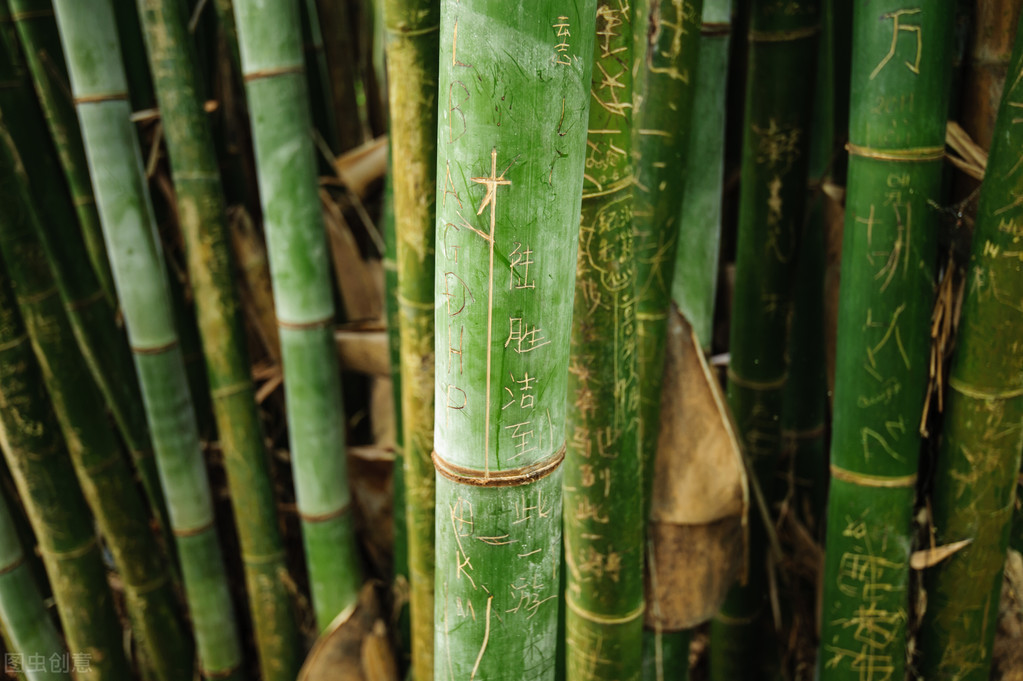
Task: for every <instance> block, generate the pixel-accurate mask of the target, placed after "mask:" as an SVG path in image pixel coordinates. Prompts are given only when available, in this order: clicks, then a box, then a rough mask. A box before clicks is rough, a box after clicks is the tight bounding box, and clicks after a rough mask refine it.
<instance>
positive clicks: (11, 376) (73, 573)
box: [0, 266, 130, 681]
mask: <svg viewBox="0 0 1023 681" xmlns="http://www.w3.org/2000/svg"><path fill="white" fill-rule="evenodd" d="M0 448H2V449H3V454H4V457H5V458H6V460H7V465H8V466H9V467H10V470H11V475H12V476H13V478H14V482H15V484H16V485H17V487H18V494H19V496H20V497H21V500H22V504H23V506H24V508H25V512H26V514H27V515H28V518H29V521H30V522H31V524H32V530H33V531H34V532H35V535H36V539H37V541H38V542H39V552H40V554H42V558H43V564H44V565H45V567H46V574H47V576H48V577H49V580H50V588H51V589H52V590H53V597H54V600H55V601H56V603H57V612H58V614H59V615H60V621H61V625H62V626H63V629H64V637H65V639H66V640H67V645H68V649H69V650H71V651H73V652H75V653H78V654H80V655H83V656H88V659H89V661H90V664H89V665H88V666H89V671H88V672H83V673H82V674H80V676H79V678H81V679H83V680H85V681H106V680H107V679H109V680H110V681H114V680H118V681H119V680H120V679H127V678H130V672H129V668H128V662H127V660H126V658H125V656H124V649H123V647H122V644H121V633H122V632H121V625H120V622H119V621H118V618H117V613H116V612H115V611H114V601H113V596H112V594H111V592H110V587H109V586H108V584H107V576H106V568H105V567H104V565H103V558H102V556H101V553H100V545H99V541H98V538H97V536H96V532H95V529H94V528H93V518H92V514H91V513H89V508H88V506H87V505H86V503H85V498H84V497H83V496H82V490H81V488H79V486H78V481H77V480H76V479H75V472H74V468H73V466H72V464H71V459H70V457H69V456H68V453H67V448H66V446H65V444H64V440H63V439H62V438H61V435H60V430H59V428H58V425H57V419H56V416H55V415H54V413H53V408H52V407H51V405H50V402H49V398H48V397H47V395H46V388H45V386H44V385H43V380H42V376H41V375H40V372H39V366H38V365H37V363H36V358H35V356H34V355H33V352H32V348H31V345H30V343H29V338H28V335H27V334H26V332H25V326H24V323H23V322H22V320H21V315H20V314H19V313H18V308H17V302H16V301H15V298H14V292H13V291H12V289H11V283H10V279H9V277H8V275H7V271H6V268H4V267H3V266H0ZM26 652H34V651H26Z"/></svg>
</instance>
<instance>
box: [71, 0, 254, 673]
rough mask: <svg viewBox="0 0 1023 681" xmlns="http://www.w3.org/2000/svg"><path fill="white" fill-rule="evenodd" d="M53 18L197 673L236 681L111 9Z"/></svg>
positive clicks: (220, 573) (212, 530)
mask: <svg viewBox="0 0 1023 681" xmlns="http://www.w3.org/2000/svg"><path fill="white" fill-rule="evenodd" d="M55 8H56V11H57V24H58V26H59V28H60V33H61V40H62V42H63V44H64V49H65V52H66V53H67V54H68V61H69V67H70V70H71V86H72V92H73V93H74V96H75V98H76V103H77V107H78V116H79V120H80V121H81V125H82V130H83V135H82V136H83V138H84V140H85V151H86V156H87V158H88V161H89V169H90V172H91V175H92V180H93V185H94V187H95V189H96V196H97V200H98V202H99V211H100V218H101V221H102V224H103V231H104V238H105V240H106V243H107V250H108V253H109V255H110V260H111V265H112V266H113V271H114V281H115V283H116V285H117V291H118V297H119V299H120V300H121V304H122V309H123V312H124V318H125V324H126V326H127V330H128V337H129V341H130V343H131V347H132V350H133V353H134V357H135V362H136V366H137V369H138V372H139V379H140V384H141V388H142V396H143V402H144V405H145V408H146V415H147V417H148V420H149V424H150V427H151V429H152V432H153V444H154V448H155V450H156V459H157V465H158V466H159V469H160V479H161V482H162V485H163V489H164V492H165V494H166V496H167V502H168V506H169V507H170V508H169V510H170V517H171V525H172V528H173V530H174V534H175V537H176V541H177V546H178V553H179V557H180V560H181V569H182V574H183V578H184V586H185V594H186V598H187V601H188V605H189V610H190V614H191V617H192V622H193V628H194V630H195V636H196V644H197V647H198V651H199V663H200V666H201V669H202V672H203V673H204V674H205V675H208V676H217V677H222V678H235V677H237V676H238V675H239V673H240V671H239V665H240V663H241V651H240V645H239V640H238V630H237V625H236V623H235V618H234V611H233V607H232V603H231V597H230V591H229V589H228V585H227V581H226V575H225V571H224V564H223V557H222V555H221V552H220V547H219V546H218V544H217V531H216V526H215V523H214V517H213V507H212V500H211V497H210V487H209V482H208V480H207V479H206V472H205V467H204V465H203V460H202V450H201V445H200V442H199V438H198V431H197V426H196V420H195V414H194V412H193V411H192V403H191V398H190V395H189V392H188V385H187V383H186V379H185V373H184V371H185V369H184V361H183V358H182V354H181V348H180V346H179V345H178V340H177V335H176V333H175V330H174V325H173V312H172V308H171V303H170V296H169V292H168V284H167V275H166V271H165V270H164V264H163V260H162V256H161V253H160V245H159V241H158V240H157V238H156V228H155V224H154V220H153V209H152V205H151V203H150V201H149V195H148V192H147V188H146V184H145V178H144V176H143V173H142V163H141V155H140V151H139V147H138V141H137V137H136V135H135V131H134V129H133V127H132V125H131V122H130V120H129V114H130V107H129V104H128V102H127V100H126V94H125V86H126V81H125V76H124V71H123V70H122V69H121V68H120V65H119V62H118V59H119V57H120V49H119V45H118V42H117V37H116V33H115V32H114V30H113V25H114V24H113V21H114V18H113V13H112V8H111V6H110V4H109V3H108V2H106V1H105V0H100V1H98V2H94V3H89V5H88V7H86V6H85V5H83V4H82V3H80V2H76V1H75V0H58V1H57V2H56V3H55ZM126 160H127V161H126Z"/></svg>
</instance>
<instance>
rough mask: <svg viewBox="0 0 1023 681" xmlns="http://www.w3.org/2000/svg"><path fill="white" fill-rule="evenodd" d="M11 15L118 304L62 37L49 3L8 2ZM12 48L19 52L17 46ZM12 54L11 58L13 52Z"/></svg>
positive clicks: (93, 258)
mask: <svg viewBox="0 0 1023 681" xmlns="http://www.w3.org/2000/svg"><path fill="white" fill-rule="evenodd" d="M6 4H8V5H9V7H10V13H11V14H10V17H11V19H12V20H13V22H14V26H15V28H16V29H17V32H18V36H19V38H20V40H21V44H22V45H23V46H24V54H25V60H26V62H27V65H28V69H29V71H30V72H31V74H32V83H33V85H34V86H35V91H36V94H37V95H38V96H39V102H40V104H41V105H42V109H43V114H44V117H45V120H46V124H47V126H48V128H49V130H50V134H51V135H52V136H53V140H54V143H55V145H56V148H57V154H58V155H59V157H60V163H61V167H62V170H63V173H64V176H65V178H66V179H67V183H68V187H69V188H70V190H71V197H72V200H73V201H74V206H75V210H76V211H77V213H78V221H79V223H80V225H81V233H82V236H83V237H84V239H85V252H86V253H87V254H88V256H89V261H90V262H91V263H92V268H93V270H94V273H95V275H96V277H97V278H98V279H99V284H100V286H102V288H103V293H104V295H105V297H106V299H107V302H108V303H109V304H110V305H111V306H113V307H116V306H117V294H116V292H115V291H114V278H113V275H112V274H111V273H110V262H109V261H108V260H107V252H106V249H105V248H104V246H103V231H102V229H101V228H100V224H99V213H98V212H97V210H96V200H95V198H94V197H93V193H92V181H91V180H90V179H89V169H88V166H87V165H86V161H85V148H84V147H83V146H82V134H81V131H80V130H79V129H78V119H77V117H76V116H75V110H74V105H73V103H72V101H71V98H70V97H68V95H67V91H68V88H69V87H70V84H69V83H68V75H67V66H66V64H65V62H64V50H63V49H61V46H60V35H59V34H58V33H57V24H56V22H55V21H54V18H53V7H52V5H51V3H50V1H49V0H7V3H6ZM8 47H9V49H11V50H13V49H15V46H14V45H13V44H11V45H9V46H8ZM12 56H13V54H12Z"/></svg>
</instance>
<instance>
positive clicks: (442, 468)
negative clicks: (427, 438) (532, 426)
mask: <svg viewBox="0 0 1023 681" xmlns="http://www.w3.org/2000/svg"><path fill="white" fill-rule="evenodd" d="M431 456H432V458H433V465H434V467H435V468H436V469H437V472H438V473H439V474H441V475H443V476H444V477H445V478H447V479H448V480H451V481H452V482H457V483H459V484H462V485H472V486H473V487H516V486H518V485H528V484H530V483H533V482H536V481H537V480H540V479H541V478H545V477H547V476H548V475H550V474H551V473H553V472H554V471H556V470H557V469H558V466H560V465H561V462H562V461H564V460H565V445H561V447H559V448H558V449H557V451H555V452H554V453H553V454H551V455H550V456H549V457H547V458H546V459H542V460H540V461H537V462H536V463H532V464H529V465H528V466H522V467H520V468H509V469H507V470H500V471H492V470H480V469H476V468H466V467H464V466H458V465H456V464H453V463H451V462H449V461H445V460H444V458H443V457H441V455H440V454H438V453H437V450H433V453H432V454H431Z"/></svg>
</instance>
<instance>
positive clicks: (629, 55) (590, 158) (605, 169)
mask: <svg viewBox="0 0 1023 681" xmlns="http://www.w3.org/2000/svg"><path fill="white" fill-rule="evenodd" d="M596 29H597V36H596V44H595V46H594V55H593V60H594V64H593V69H592V70H593V74H592V80H591V83H590V92H591V95H592V98H593V101H592V102H591V105H590V112H589V126H588V127H589V130H590V132H589V135H588V137H587V140H586V142H587V150H586V163H585V168H586V170H585V171H584V175H583V195H582V214H581V219H580V229H579V247H578V259H577V264H576V295H575V302H574V315H573V321H572V335H571V351H570V354H569V369H568V371H569V376H568V396H569V400H568V401H569V405H568V411H567V415H566V425H565V427H566V431H567V432H566V435H567V437H568V446H567V448H566V453H565V466H564V468H565V473H564V501H563V503H564V506H563V508H564V520H563V532H564V541H565V569H566V575H565V577H566V583H565V606H566V610H565V647H566V662H565V665H566V666H565V669H566V674H565V678H566V679H568V681H575V680H577V679H619V678H635V677H636V676H637V675H638V674H639V670H640V666H641V662H642V650H643V646H642V641H643V617H642V616H643V607H644V604H643V529H644V527H645V523H644V519H645V515H644V513H643V508H644V504H643V496H644V495H643V486H642V485H643V463H644V459H643V457H642V456H641V450H640V441H639V435H640V428H639V419H640V409H639V406H640V396H641V391H640V387H641V386H640V374H639V373H638V371H639V363H640V361H641V360H642V359H643V358H642V355H641V344H640V343H639V342H638V338H637V334H638V333H639V326H640V325H641V323H642V322H640V321H639V320H638V319H637V317H638V315H637V308H638V307H639V305H638V301H637V278H636V277H637V261H642V254H637V253H636V249H637V248H638V246H639V242H640V241H641V240H640V239H639V238H638V237H637V236H636V235H634V233H633V224H632V216H633V204H634V192H633V183H634V175H633V173H634V168H633V159H632V157H631V150H632V148H633V145H634V144H635V143H634V142H633V120H634V117H633V113H632V106H631V104H632V99H633V82H632V81H633V78H632V73H633V36H632V33H633V10H632V9H631V8H626V9H624V10H623V9H621V6H620V5H618V4H617V3H613V2H608V1H606V0H599V1H598V3H597V13H596ZM637 147H639V145H638V144H637ZM640 148H641V147H640ZM537 250H539V249H537ZM637 255H638V257H637ZM658 402H659V401H658ZM611 518H614V522H613V523H612V522H611Z"/></svg>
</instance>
